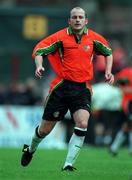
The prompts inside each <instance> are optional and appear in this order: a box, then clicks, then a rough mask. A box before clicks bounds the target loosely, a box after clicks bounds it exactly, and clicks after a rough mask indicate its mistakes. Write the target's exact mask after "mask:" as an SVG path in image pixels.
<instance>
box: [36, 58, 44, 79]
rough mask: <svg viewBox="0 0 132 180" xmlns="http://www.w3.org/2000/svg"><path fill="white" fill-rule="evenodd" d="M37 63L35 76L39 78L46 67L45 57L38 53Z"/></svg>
mask: <svg viewBox="0 0 132 180" xmlns="http://www.w3.org/2000/svg"><path fill="white" fill-rule="evenodd" d="M35 65H36V70H35V76H36V77H37V78H40V79H41V78H42V76H43V72H44V67H43V57H42V56H40V55H38V56H36V57H35Z"/></svg>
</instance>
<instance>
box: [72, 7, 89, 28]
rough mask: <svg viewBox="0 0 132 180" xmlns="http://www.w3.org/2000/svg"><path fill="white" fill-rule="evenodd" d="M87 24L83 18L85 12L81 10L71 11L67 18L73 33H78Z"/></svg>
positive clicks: (86, 20)
mask: <svg viewBox="0 0 132 180" xmlns="http://www.w3.org/2000/svg"><path fill="white" fill-rule="evenodd" d="M87 23H88V19H87V18H86V17H85V12H84V11H83V10H82V9H74V10H72V11H71V15H70V18H69V25H71V26H72V28H73V30H74V31H80V30H82V29H83V28H84V26H85V25H86V24H87Z"/></svg>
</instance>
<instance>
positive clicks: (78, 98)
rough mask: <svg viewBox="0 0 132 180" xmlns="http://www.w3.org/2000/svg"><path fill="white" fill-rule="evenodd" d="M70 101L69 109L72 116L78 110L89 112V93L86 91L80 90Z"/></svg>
mask: <svg viewBox="0 0 132 180" xmlns="http://www.w3.org/2000/svg"><path fill="white" fill-rule="evenodd" d="M73 94H74V93H73ZM70 99H71V101H70V104H69V109H70V112H71V114H72V115H73V113H75V112H76V111H77V110H79V109H83V110H86V111H88V112H89V113H90V112H91V93H90V91H89V90H88V89H86V88H85V89H83V90H80V92H78V93H77V94H76V95H73V96H71V98H70Z"/></svg>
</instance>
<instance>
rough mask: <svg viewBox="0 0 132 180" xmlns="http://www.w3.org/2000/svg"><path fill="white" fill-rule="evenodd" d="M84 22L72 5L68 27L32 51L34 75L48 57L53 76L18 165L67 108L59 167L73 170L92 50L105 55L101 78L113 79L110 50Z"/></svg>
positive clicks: (86, 113)
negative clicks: (67, 133)
mask: <svg viewBox="0 0 132 180" xmlns="http://www.w3.org/2000/svg"><path fill="white" fill-rule="evenodd" d="M87 23H88V19H87V16H86V13H85V11H84V10H83V9H82V8H80V7H75V8H73V9H72V10H71V11H70V17H69V19H68V24H69V26H68V27H66V28H64V29H62V30H60V31H58V32H56V33H54V34H52V35H50V36H48V37H46V38H45V39H43V40H42V41H40V42H39V43H38V44H37V45H36V46H35V48H34V50H33V54H32V57H33V59H35V64H36V71H35V75H36V77H38V78H42V76H43V72H44V67H43V58H44V57H45V56H48V59H49V61H50V64H51V66H52V68H53V70H54V71H55V73H56V78H55V79H54V80H53V81H52V82H51V85H50V90H49V96H48V97H47V100H46V103H45V109H44V113H43V116H42V120H41V123H40V125H39V126H38V127H36V130H35V133H34V136H33V137H32V141H31V144H30V146H29V145H24V147H23V154H22V158H21V165H22V166H27V165H28V164H29V163H30V161H31V159H32V157H33V155H34V152H35V151H36V149H37V147H38V145H39V143H40V142H41V141H42V140H43V139H44V138H45V137H46V136H47V135H48V134H49V133H50V132H51V130H52V129H53V128H54V126H55V124H56V123H57V121H59V120H62V119H63V118H64V116H65V114H66V113H67V111H68V109H69V110H70V112H71V116H72V117H73V119H74V122H75V127H74V132H73V135H72V136H71V139H70V141H69V146H68V153H67V157H66V160H65V162H64V166H63V167H62V170H65V171H74V170H75V168H74V166H73V164H74V162H75V160H76V158H77V156H78V154H79V152H80V149H81V147H82V146H83V142H84V139H85V135H86V132H87V127H88V120H89V117H90V107H91V86H90V83H89V82H90V81H91V80H92V78H93V63H92V60H93V55H94V53H96V54H101V55H103V56H105V60H106V70H105V80H106V81H107V82H108V83H110V84H112V83H113V81H114V76H113V74H112V73H111V69H112V63H113V58H112V50H111V48H110V47H109V45H108V42H107V41H106V40H105V38H104V37H102V36H101V35H99V34H98V33H96V32H94V31H92V30H91V29H88V28H87V26H86V25H87Z"/></svg>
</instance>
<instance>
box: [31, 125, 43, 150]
mask: <svg viewBox="0 0 132 180" xmlns="http://www.w3.org/2000/svg"><path fill="white" fill-rule="evenodd" d="M44 137H45V136H43V137H41V136H40V135H39V134H38V127H37V128H36V130H35V133H34V135H33V137H32V141H31V145H30V146H29V152H35V151H36V149H37V148H38V145H39V144H40V142H41V141H42V140H43V139H44Z"/></svg>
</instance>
